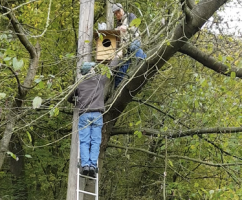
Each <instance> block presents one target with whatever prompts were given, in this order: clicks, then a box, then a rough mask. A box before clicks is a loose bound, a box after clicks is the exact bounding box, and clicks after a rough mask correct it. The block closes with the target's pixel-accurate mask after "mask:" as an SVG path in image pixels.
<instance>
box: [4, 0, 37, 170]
mask: <svg viewBox="0 0 242 200" xmlns="http://www.w3.org/2000/svg"><path fill="white" fill-rule="evenodd" d="M3 3H4V4H5V5H7V1H5V0H3ZM3 10H5V11H6V9H3ZM7 17H8V18H9V20H10V22H11V24H12V26H13V28H14V31H15V34H16V35H17V36H18V38H19V40H20V42H21V43H22V45H23V46H24V47H25V49H26V50H27V51H28V52H29V55H30V61H29V68H28V72H27V75H26V77H25V80H24V84H23V88H22V90H21V93H20V94H18V95H17V96H16V97H15V99H14V102H13V103H12V108H13V109H11V112H9V113H8V114H7V116H6V119H7V124H6V128H5V130H4V132H3V137H2V139H1V141H0V169H1V168H2V165H3V162H4V159H5V155H6V152H7V151H8V146H9V142H10V139H11V137H12V134H13V129H14V126H15V123H16V120H17V118H16V117H15V115H18V113H19V110H18V108H20V107H21V106H22V102H23V100H24V98H25V97H26V95H27V93H28V91H29V89H27V88H30V87H31V85H32V83H33V80H34V77H35V75H36V72H37V69H38V63H39V57H40V46H39V44H38V43H37V45H36V48H35V47H34V46H33V45H32V44H31V43H30V41H29V40H28V39H27V37H26V36H25V34H24V31H23V29H22V28H21V26H20V24H19V22H18V20H17V19H16V18H15V17H14V15H13V14H12V13H11V12H10V13H8V14H7Z"/></svg>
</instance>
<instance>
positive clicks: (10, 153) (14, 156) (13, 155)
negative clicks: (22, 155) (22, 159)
mask: <svg viewBox="0 0 242 200" xmlns="http://www.w3.org/2000/svg"><path fill="white" fill-rule="evenodd" d="M7 154H8V155H10V156H11V157H12V158H13V159H15V160H16V161H18V160H19V158H18V157H17V156H16V155H15V154H14V153H12V152H10V151H8V152H7Z"/></svg>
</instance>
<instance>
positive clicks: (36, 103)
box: [33, 96, 42, 109]
mask: <svg viewBox="0 0 242 200" xmlns="http://www.w3.org/2000/svg"><path fill="white" fill-rule="evenodd" d="M41 103H42V99H41V97H38V96H37V97H35V98H34V100H33V109H35V108H39V107H40V106H41Z"/></svg>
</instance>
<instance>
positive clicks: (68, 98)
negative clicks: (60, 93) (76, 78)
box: [67, 89, 77, 104]
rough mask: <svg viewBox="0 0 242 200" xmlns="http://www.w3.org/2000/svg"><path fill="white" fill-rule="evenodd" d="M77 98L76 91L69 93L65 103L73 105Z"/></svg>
mask: <svg viewBox="0 0 242 200" xmlns="http://www.w3.org/2000/svg"><path fill="white" fill-rule="evenodd" d="M76 96H77V90H76V89H75V90H74V91H72V92H71V94H70V95H69V96H68V97H67V101H68V102H70V103H73V104H75V97H76Z"/></svg>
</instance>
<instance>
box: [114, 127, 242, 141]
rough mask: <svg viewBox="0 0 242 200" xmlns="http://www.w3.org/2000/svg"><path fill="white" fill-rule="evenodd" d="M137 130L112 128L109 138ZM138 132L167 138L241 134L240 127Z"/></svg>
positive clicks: (150, 129) (142, 129)
mask: <svg viewBox="0 0 242 200" xmlns="http://www.w3.org/2000/svg"><path fill="white" fill-rule="evenodd" d="M135 131H137V129H134V128H132V129H131V128H113V130H112V133H111V136H114V135H121V134H134V132H135ZM139 131H141V132H143V134H144V135H154V136H158V135H160V136H162V137H165V136H169V138H181V137H187V136H194V135H202V134H215V133H217V134H229V133H240V132H242V127H215V128H204V129H190V130H186V131H166V132H160V131H158V130H156V129H152V128H140V129H139Z"/></svg>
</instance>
